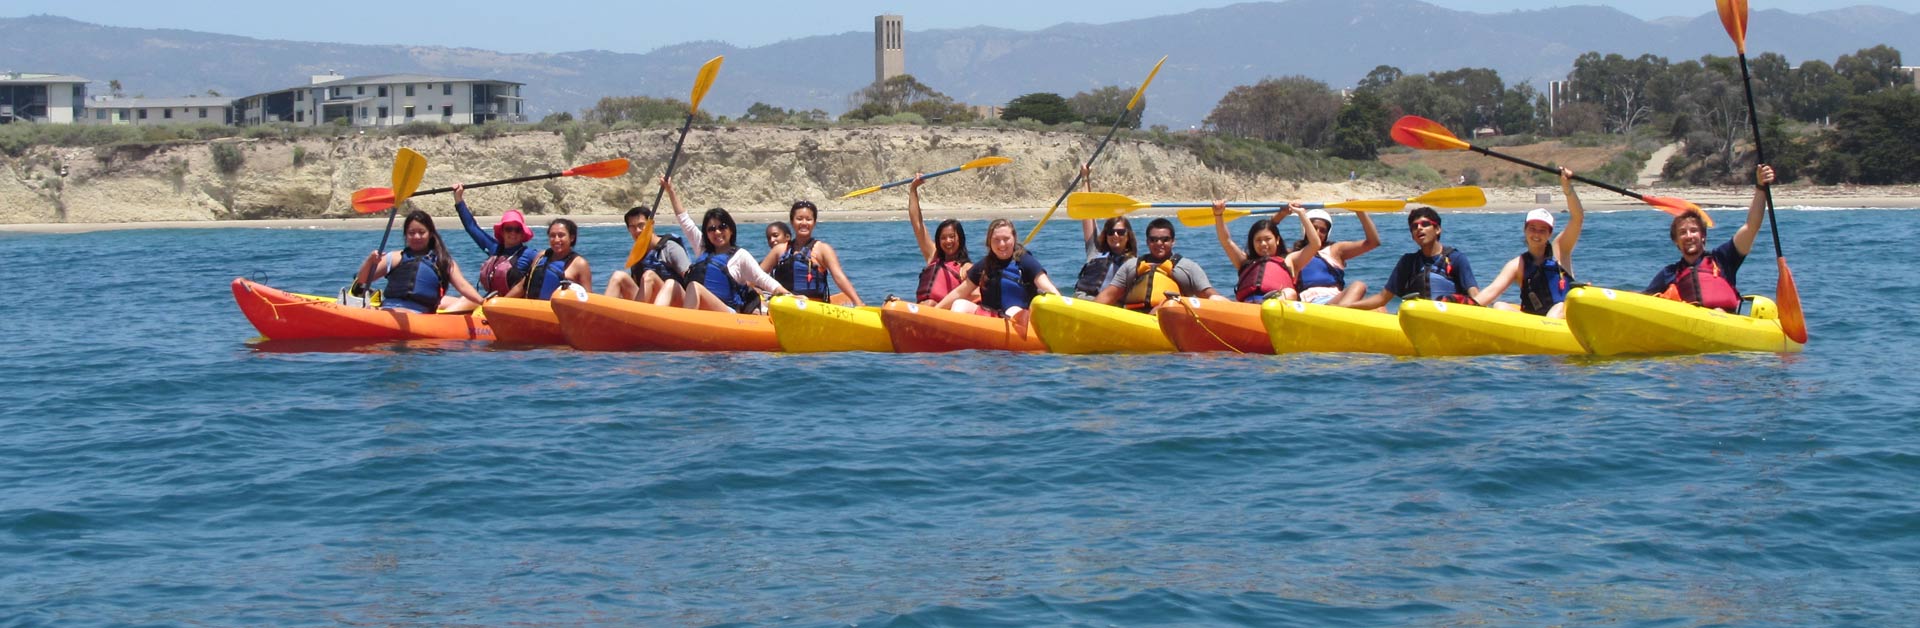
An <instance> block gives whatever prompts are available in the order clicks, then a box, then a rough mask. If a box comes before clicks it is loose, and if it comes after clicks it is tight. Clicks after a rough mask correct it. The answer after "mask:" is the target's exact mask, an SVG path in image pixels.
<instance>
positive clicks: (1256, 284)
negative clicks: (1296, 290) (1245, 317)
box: [1233, 255, 1294, 303]
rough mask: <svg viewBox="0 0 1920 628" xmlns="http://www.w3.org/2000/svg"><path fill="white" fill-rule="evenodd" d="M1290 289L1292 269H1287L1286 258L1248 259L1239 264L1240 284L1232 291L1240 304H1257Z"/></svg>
mask: <svg viewBox="0 0 1920 628" xmlns="http://www.w3.org/2000/svg"><path fill="white" fill-rule="evenodd" d="M1292 287H1294V281H1293V269H1292V268H1288V267H1287V258H1284V257H1281V256H1278V255H1273V256H1269V257H1249V258H1247V261H1246V262H1245V263H1242V264H1240V283H1239V284H1238V286H1236V287H1235V288H1234V290H1233V298H1235V299H1238V300H1240V302H1242V303H1259V302H1261V301H1265V300H1266V299H1267V295H1269V294H1273V293H1275V292H1279V291H1281V290H1285V289H1287V288H1292Z"/></svg>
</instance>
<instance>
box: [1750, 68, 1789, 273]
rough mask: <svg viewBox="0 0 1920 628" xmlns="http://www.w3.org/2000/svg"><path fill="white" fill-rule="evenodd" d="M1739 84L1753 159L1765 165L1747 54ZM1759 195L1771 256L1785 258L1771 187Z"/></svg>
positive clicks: (1764, 187)
mask: <svg viewBox="0 0 1920 628" xmlns="http://www.w3.org/2000/svg"><path fill="white" fill-rule="evenodd" d="M1740 82H1741V83H1742V84H1744V85H1746V87H1747V122H1748V124H1750V125H1752V126H1753V158H1754V159H1755V160H1756V161H1758V162H1759V163H1763V164H1764V163H1767V149H1766V148H1764V147H1763V146H1762V145H1761V143H1760V110H1759V109H1756V108H1755V107H1754V106H1753V75H1752V74H1749V73H1748V72H1747V53H1745V52H1742V53H1740ZM1760 193H1761V194H1763V195H1765V196H1766V198H1767V231H1770V232H1772V233H1773V254H1774V256H1775V257H1786V256H1787V252H1786V251H1782V250H1780V223H1778V222H1774V219H1773V187H1772V186H1766V185H1763V186H1760Z"/></svg>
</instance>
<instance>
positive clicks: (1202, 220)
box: [1174, 185, 1487, 227]
mask: <svg viewBox="0 0 1920 628" xmlns="http://www.w3.org/2000/svg"><path fill="white" fill-rule="evenodd" d="M1486 204H1487V195H1486V193H1485V192H1483V191H1481V189H1480V188H1478V187H1474V186H1471V185H1466V186H1460V187H1452V188H1441V189H1438V190H1434V191H1432V192H1428V193H1426V194H1421V195H1419V196H1416V197H1413V198H1409V199H1389V200H1377V201H1342V202H1339V203H1302V204H1301V205H1300V206H1301V207H1303V208H1306V209H1345V210H1350V211H1356V212H1397V211H1400V210H1403V209H1406V208H1407V206H1408V205H1427V206H1431V207H1438V208H1441V209H1457V208H1461V207H1481V206H1484V205H1486ZM1201 207H1202V209H1182V210H1180V211H1178V212H1175V213H1174V216H1176V217H1178V218H1179V219H1180V224H1183V225H1186V226H1189V227H1205V226H1209V225H1212V224H1213V222H1214V221H1213V204H1211V203H1205V204H1202V205H1201ZM1282 211H1286V208H1285V207H1275V208H1271V209H1258V210H1253V211H1242V210H1234V209H1232V204H1231V203H1229V204H1228V210H1227V211H1226V212H1223V213H1221V215H1220V218H1221V219H1222V220H1225V221H1233V220H1237V219H1240V218H1245V217H1247V216H1253V215H1257V214H1275V213H1279V212H1282Z"/></svg>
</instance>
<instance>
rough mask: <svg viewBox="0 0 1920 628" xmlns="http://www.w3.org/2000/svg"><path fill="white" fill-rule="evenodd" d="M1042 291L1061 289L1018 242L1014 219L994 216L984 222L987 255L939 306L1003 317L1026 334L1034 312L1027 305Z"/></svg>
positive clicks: (1015, 328)
mask: <svg viewBox="0 0 1920 628" xmlns="http://www.w3.org/2000/svg"><path fill="white" fill-rule="evenodd" d="M1041 294H1060V290H1059V289H1058V288H1055V287H1054V286H1053V280H1052V279H1050V278H1048V277H1047V269H1046V268H1044V267H1042V266H1041V265H1040V260H1038V259H1035V258H1034V257H1033V254H1032V253H1029V252H1027V247H1024V246H1021V245H1020V239H1019V237H1017V236H1015V235H1014V232H1013V222H1012V221H1010V220H1007V219H1005V218H996V219H994V221H993V222H991V223H988V224H987V256H986V258H985V259H982V260H980V262H979V263H977V264H974V265H973V269H972V270H970V271H968V272H967V280H966V281H965V282H962V283H961V284H960V285H959V286H958V287H956V288H954V289H953V291H952V292H948V293H947V296H946V298H944V299H941V300H940V304H939V306H938V307H940V308H943V309H951V310H953V311H955V312H961V313H979V314H985V315H988V316H994V317H999V318H1006V319H1008V320H1009V321H1011V322H1012V323H1013V328H1014V331H1015V332H1016V333H1019V334H1020V335H1022V336H1025V335H1026V333H1027V332H1026V330H1027V322H1028V320H1029V318H1030V317H1031V316H1032V314H1033V313H1032V312H1030V311H1028V310H1027V307H1028V305H1029V304H1031V303H1032V302H1033V297H1035V296H1038V295H1041Z"/></svg>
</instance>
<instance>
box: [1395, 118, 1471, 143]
mask: <svg viewBox="0 0 1920 628" xmlns="http://www.w3.org/2000/svg"><path fill="white" fill-rule="evenodd" d="M1392 135H1393V141H1395V142H1399V143H1400V144H1401V145H1403V146H1407V147H1409V148H1417V149H1420V150H1466V149H1467V148H1468V147H1469V146H1471V145H1470V144H1467V143H1466V142H1463V141H1461V140H1460V138H1457V137H1454V136H1453V132H1452V131H1448V130H1447V127H1444V126H1440V123H1438V122H1434V121H1432V120H1428V119H1426V118H1422V117H1420V116H1406V117H1403V118H1400V120H1399V121H1397V122H1394V123H1393V132H1392Z"/></svg>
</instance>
